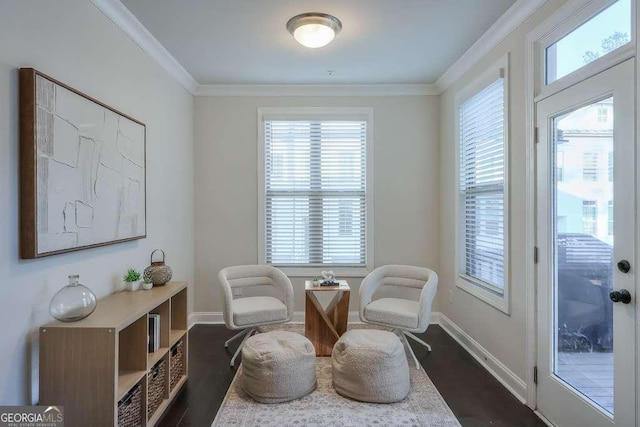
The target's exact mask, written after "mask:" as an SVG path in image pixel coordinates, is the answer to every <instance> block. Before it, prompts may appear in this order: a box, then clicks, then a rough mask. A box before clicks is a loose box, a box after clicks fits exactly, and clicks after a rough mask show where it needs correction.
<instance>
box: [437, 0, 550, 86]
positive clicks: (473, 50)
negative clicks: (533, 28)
mask: <svg viewBox="0 0 640 427" xmlns="http://www.w3.org/2000/svg"><path fill="white" fill-rule="evenodd" d="M547 1H548V0H518V1H517V2H515V3H514V4H513V6H511V7H510V8H509V10H507V11H506V12H505V13H504V14H503V15H502V16H501V17H500V18H498V20H497V21H496V22H495V23H494V24H493V25H492V26H491V27H490V28H489V29H488V30H487V31H486V32H485V33H484V34H483V35H482V36H481V37H480V38H479V39H478V41H476V42H475V43H474V44H473V45H472V46H471V47H470V48H469V49H468V50H467V51H466V52H465V53H464V54H463V55H462V56H461V57H460V58H458V60H457V61H456V62H455V63H454V64H453V65H452V66H451V67H449V69H448V70H447V71H445V72H444V74H442V76H440V78H439V79H438V81H437V82H436V87H437V88H438V91H439V92H440V93H442V92H444V91H445V90H447V88H449V87H450V86H451V85H452V84H454V83H455V82H457V81H458V80H460V78H462V76H464V74H466V73H467V72H468V71H469V70H471V69H472V68H473V67H474V66H475V65H476V64H477V63H478V62H480V60H481V59H482V58H484V57H485V56H486V55H487V54H489V52H491V51H492V50H493V49H495V47H496V46H498V44H500V43H501V42H502V41H503V40H504V39H506V38H507V36H508V35H509V34H511V33H512V32H513V30H515V29H516V28H518V27H519V26H520V25H522V24H523V23H524V22H525V21H526V20H527V19H529V17H530V16H531V15H533V14H534V13H535V12H536V11H537V10H538V9H540V8H541V7H542V6H544V5H545V4H546V3H547Z"/></svg>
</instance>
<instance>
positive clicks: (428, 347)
mask: <svg viewBox="0 0 640 427" xmlns="http://www.w3.org/2000/svg"><path fill="white" fill-rule="evenodd" d="M402 332H403V333H404V334H405V335H407V336H409V337H411V338H413V339H414V340H416V341H417V342H419V343H420V344H422V345H423V346H425V347H427V350H428V351H429V352H431V346H430V345H429V344H427V343H426V342H424V341H422V340H421V339H420V338H418V337H417V336H415V335H413V334H412V333H411V332H407V331H402Z"/></svg>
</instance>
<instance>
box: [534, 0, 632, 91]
mask: <svg viewBox="0 0 640 427" xmlns="http://www.w3.org/2000/svg"><path fill="white" fill-rule="evenodd" d="M615 2H616V0H573V1H571V2H568V3H567V4H566V5H564V6H563V8H562V10H561V13H557V14H556V16H555V17H554V18H553V19H551V20H550V21H549V24H548V25H549V27H547V28H548V30H547V31H546V32H544V33H542V34H540V37H539V38H537V40H536V41H535V43H534V45H533V49H534V52H533V55H534V58H533V60H534V62H535V80H534V101H535V102H538V101H540V100H542V99H544V98H547V97H548V96H551V95H553V94H554V93H557V92H559V91H561V90H564V89H566V88H568V87H570V86H572V85H574V84H576V83H578V82H580V81H582V80H584V79H586V78H588V77H590V76H592V75H595V74H598V73H600V72H602V71H604V70H606V69H608V68H610V67H612V66H613V65H616V64H619V63H621V62H624V61H626V60H627V59H629V58H632V57H634V56H635V53H636V47H635V46H636V19H635V17H636V10H635V8H636V6H635V1H634V0H631V11H630V19H631V27H630V28H631V29H630V34H629V38H630V40H629V42H628V43H627V44H625V45H623V46H621V47H619V48H618V49H615V50H613V51H611V52H609V53H607V54H606V55H603V56H601V57H599V58H598V59H596V60H594V61H592V62H590V63H588V64H585V65H584V66H582V67H581V68H578V69H577V70H574V71H572V72H570V73H569V74H567V75H565V76H563V77H560V78H559V79H557V80H555V81H553V82H551V83H547V82H546V72H547V57H546V51H547V48H548V47H550V46H552V45H553V44H555V43H556V42H558V41H560V40H561V39H563V38H564V37H565V36H566V35H568V34H570V33H572V32H573V31H574V30H576V29H578V28H579V27H581V26H582V25H583V24H585V23H587V22H588V21H590V20H591V19H592V18H594V17H595V16H596V15H598V14H599V13H600V12H602V11H603V10H605V9H607V8H608V7H609V6H611V5H613V4H614V3H615ZM562 18H564V19H562ZM530 37H533V35H530Z"/></svg>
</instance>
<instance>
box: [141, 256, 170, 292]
mask: <svg viewBox="0 0 640 427" xmlns="http://www.w3.org/2000/svg"><path fill="white" fill-rule="evenodd" d="M158 251H160V252H162V261H154V260H153V254H155V253H156V252H158ZM164 259H165V255H164V251H163V250H162V249H156V250H154V251H153V252H151V265H150V266H149V267H147V268H145V269H144V274H143V277H144V278H145V279H147V280H149V281H151V283H153V286H162V285H164V284H165V283H167V282H168V281H169V280H171V275H172V274H173V272H172V271H171V267H169V266H168V265H166V264H165V262H164Z"/></svg>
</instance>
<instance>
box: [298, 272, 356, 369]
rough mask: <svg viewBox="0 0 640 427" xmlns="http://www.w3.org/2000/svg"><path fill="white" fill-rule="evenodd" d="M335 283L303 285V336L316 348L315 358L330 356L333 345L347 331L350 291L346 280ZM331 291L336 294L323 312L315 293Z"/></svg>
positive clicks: (309, 283) (308, 281)
mask: <svg viewBox="0 0 640 427" xmlns="http://www.w3.org/2000/svg"><path fill="white" fill-rule="evenodd" d="M337 282H338V285H337V286H313V285H312V284H311V281H310V280H307V281H306V282H305V283H304V290H305V313H304V334H305V335H306V337H307V338H309V339H310V340H311V342H312V343H313V345H314V347H315V348H316V356H331V351H332V350H333V345H334V344H335V343H336V341H338V338H340V336H341V335H342V334H344V333H345V332H346V330H347V317H348V316H349V294H350V293H351V289H349V284H348V283H347V281H346V280H337ZM331 291H333V292H335V293H336V294H335V296H334V297H333V299H332V300H331V302H330V303H329V305H328V306H327V308H326V310H325V309H324V308H322V305H321V304H320V301H318V298H317V297H316V295H315V292H331Z"/></svg>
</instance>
